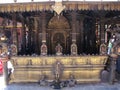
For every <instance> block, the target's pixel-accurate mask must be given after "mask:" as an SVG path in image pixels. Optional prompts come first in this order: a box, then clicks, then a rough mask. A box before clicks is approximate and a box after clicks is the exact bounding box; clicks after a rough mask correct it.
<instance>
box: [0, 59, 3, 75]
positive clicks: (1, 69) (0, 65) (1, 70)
mask: <svg viewBox="0 0 120 90" xmlns="http://www.w3.org/2000/svg"><path fill="white" fill-rule="evenodd" d="M0 74H3V63H2V60H0Z"/></svg>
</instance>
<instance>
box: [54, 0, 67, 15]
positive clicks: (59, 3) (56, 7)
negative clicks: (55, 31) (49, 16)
mask: <svg viewBox="0 0 120 90" xmlns="http://www.w3.org/2000/svg"><path fill="white" fill-rule="evenodd" d="M52 9H53V10H54V11H55V12H56V13H57V14H58V15H59V14H60V13H61V12H62V11H63V10H64V9H65V6H63V5H62V1H61V0H58V1H55V5H52Z"/></svg>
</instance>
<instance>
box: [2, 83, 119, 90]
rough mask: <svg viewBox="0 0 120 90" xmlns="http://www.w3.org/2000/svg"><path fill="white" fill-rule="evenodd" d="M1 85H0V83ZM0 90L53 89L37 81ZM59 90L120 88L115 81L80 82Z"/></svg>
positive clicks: (111, 89)
mask: <svg viewBox="0 0 120 90" xmlns="http://www.w3.org/2000/svg"><path fill="white" fill-rule="evenodd" d="M0 86H1V85H0ZM0 90H55V89H53V88H52V87H49V86H45V87H43V86H40V85H39V84H37V83H19V84H18V83H17V84H10V85H7V86H6V87H0ZM59 90H120V84H119V83H115V84H114V85H109V84H107V83H100V84H80V85H76V86H75V87H65V88H62V89H59Z"/></svg>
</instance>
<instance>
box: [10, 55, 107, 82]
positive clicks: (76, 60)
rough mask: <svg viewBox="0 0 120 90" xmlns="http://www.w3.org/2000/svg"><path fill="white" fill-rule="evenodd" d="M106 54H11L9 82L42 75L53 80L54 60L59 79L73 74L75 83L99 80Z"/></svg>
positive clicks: (33, 80)
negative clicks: (58, 63)
mask: <svg viewBox="0 0 120 90" xmlns="http://www.w3.org/2000/svg"><path fill="white" fill-rule="evenodd" d="M107 58H108V57H107V56H99V55H98V56H95V55H85V56H83V55H82V56H13V57H11V62H12V63H13V66H14V69H15V70H14V73H13V74H12V75H11V80H10V81H9V83H13V82H39V81H40V79H41V77H42V76H43V75H44V76H45V77H46V80H47V81H48V82H51V81H53V80H54V77H55V76H54V70H55V69H56V67H54V66H55V64H56V62H60V63H61V68H62V69H61V71H62V74H61V77H60V80H63V81H64V80H68V79H69V78H70V75H73V76H74V78H75V80H76V81H77V83H88V82H100V81H101V78H100V77H101V71H102V70H103V69H104V67H105V64H106V61H107Z"/></svg>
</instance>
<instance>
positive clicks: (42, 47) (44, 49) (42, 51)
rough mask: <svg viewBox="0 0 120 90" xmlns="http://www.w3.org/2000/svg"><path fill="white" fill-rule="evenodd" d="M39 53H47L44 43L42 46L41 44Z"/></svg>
mask: <svg viewBox="0 0 120 90" xmlns="http://www.w3.org/2000/svg"><path fill="white" fill-rule="evenodd" d="M41 55H43V56H44V55H47V46H46V44H45V43H42V46H41Z"/></svg>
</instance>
